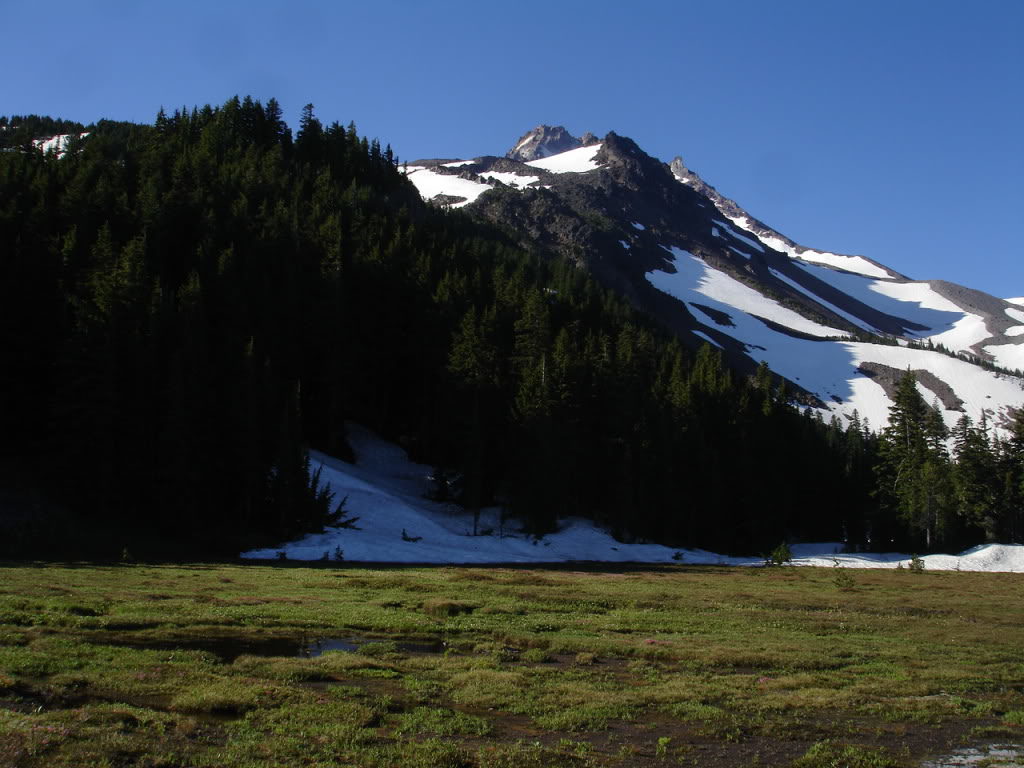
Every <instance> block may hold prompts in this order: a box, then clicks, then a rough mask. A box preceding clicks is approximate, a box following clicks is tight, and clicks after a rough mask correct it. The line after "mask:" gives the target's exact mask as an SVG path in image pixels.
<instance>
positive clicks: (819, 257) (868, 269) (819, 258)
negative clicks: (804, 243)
mask: <svg viewBox="0 0 1024 768" xmlns="http://www.w3.org/2000/svg"><path fill="white" fill-rule="evenodd" d="M723 215H724V214H723ZM726 218H727V219H729V221H731V222H732V223H733V224H735V225H736V226H737V227H739V228H740V229H745V230H746V231H748V232H751V224H750V220H749V219H748V218H747V217H746V216H726ZM752 234H753V233H752ZM757 237H759V238H760V240H761V242H762V243H764V244H765V245H767V246H768V247H769V248H773V249H775V250H776V251H779V252H781V253H785V254H788V255H789V256H791V257H792V258H794V259H802V260H804V261H812V262H817V263H818V264H827V265H828V266H830V267H837V268H839V269H844V270H846V271H847V272H856V273H857V274H859V275H866V276H867V277H889V273H888V272H886V271H885V270H884V269H882V268H881V267H879V266H878V265H876V264H872V263H871V262H870V261H868V260H867V259H865V258H864V257H863V256H844V255H842V254H838V253H828V252H827V251H814V250H811V249H810V248H808V249H807V250H805V251H797V249H796V248H794V247H793V246H792V245H790V244H789V243H786V242H785V241H783V240H781V239H779V238H777V237H771V236H769V235H757Z"/></svg>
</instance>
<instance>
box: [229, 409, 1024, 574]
mask: <svg viewBox="0 0 1024 768" xmlns="http://www.w3.org/2000/svg"><path fill="white" fill-rule="evenodd" d="M349 441H350V443H351V444H352V448H353V449H354V450H355V453H356V456H357V457H358V461H357V463H355V464H349V463H347V462H344V461H340V460H339V459H335V458H332V457H330V456H327V455H325V454H322V453H316V452H313V453H311V454H310V458H311V463H312V466H313V469H314V470H315V469H317V468H318V467H319V468H321V475H320V480H321V483H322V484H324V485H326V486H328V487H329V488H330V490H331V491H333V492H334V494H335V498H337V499H342V498H345V497H347V498H348V501H347V502H346V505H345V508H346V510H347V511H348V513H349V517H350V518H355V517H358V518H359V520H358V521H356V523H355V526H356V527H354V528H327V529H326V530H325V532H324V533H320V534H310V535H308V536H305V537H304V538H302V539H299V540H298V541H292V542H287V543H284V544H281V545H280V546H277V547H270V548H267V549H256V550H252V551H249V552H244V553H242V557H246V558H253V559H276V558H277V557H278V553H279V552H284V553H285V555H286V556H287V557H288V559H291V560H320V559H323V557H324V555H325V554H326V555H327V557H328V558H331V557H332V556H333V554H334V552H335V548H338V549H340V550H341V551H342V553H343V555H344V558H345V560H346V561H350V562H378V563H452V564H455V563H463V564H472V563H550V562H571V561H597V562H635V563H683V564H693V565H701V564H704V565H742V566H755V565H760V564H762V562H763V561H762V560H761V559H759V558H750V557H726V556H724V555H717V554H715V553H714V552H708V551H706V550H702V549H675V548H670V547H665V546H662V545H660V544H646V543H634V544H625V543H623V542H620V541H616V540H615V539H614V538H613V537H612V536H611V535H609V534H608V532H607V531H604V530H602V529H600V528H599V527H597V526H596V525H594V524H593V523H592V522H590V521H587V520H582V519H576V518H574V519H569V520H564V521H562V523H563V524H562V528H561V529H560V530H559V531H558V532H556V533H553V534H549V535H548V536H544V537H543V538H541V539H534V538H532V537H529V536H527V535H525V534H523V533H522V532H521V531H519V530H518V529H517V528H515V527H514V526H512V525H510V524H506V528H505V531H504V535H498V531H499V530H500V528H499V526H500V519H499V518H500V515H499V512H498V510H497V509H486V510H483V512H482V515H481V526H482V527H484V528H493V532H492V533H491V534H490V535H483V536H472V535H470V534H471V533H472V525H473V517H472V515H471V514H469V513H466V512H465V511H463V510H461V509H460V508H458V507H454V506H452V505H446V504H439V503H436V502H431V501H428V500H427V499H426V498H424V494H425V493H426V492H427V490H428V489H429V487H430V480H429V476H430V472H431V470H430V467H427V466H425V465H422V464H414V463H413V462H411V461H409V458H408V456H407V455H406V454H405V451H403V450H402V449H401V448H399V447H398V446H396V445H394V444H392V443H388V442H386V441H384V440H381V439H380V438H378V437H377V436H376V435H374V434H373V433H372V432H370V431H369V430H366V429H363V428H361V427H358V426H356V425H350V426H349ZM403 534H404V535H403ZM413 539H415V540H413ZM842 547H843V545H842V543H837V542H826V543H823V544H797V545H794V546H793V547H792V551H793V555H794V558H793V564H794V565H807V566H822V567H833V566H834V565H836V564H837V563H838V565H839V566H840V567H846V568H895V567H896V566H897V565H900V564H902V565H903V566H904V567H906V566H907V565H908V564H909V562H910V558H909V557H908V556H907V555H903V554H895V553H886V554H840V553H841V551H842ZM923 559H924V562H925V568H926V569H929V570H952V569H956V568H959V569H960V570H963V571H1010V572H1024V546H1019V545H1017V546H1012V545H999V544H989V545H985V546H982V547H975V548H974V549H969V550H967V551H966V552H963V553H961V554H960V555H928V556H925V557H924V558H923Z"/></svg>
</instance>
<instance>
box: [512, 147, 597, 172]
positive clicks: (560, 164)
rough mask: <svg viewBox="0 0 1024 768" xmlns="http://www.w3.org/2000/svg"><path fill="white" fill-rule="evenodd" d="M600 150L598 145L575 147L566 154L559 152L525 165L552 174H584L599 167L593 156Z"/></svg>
mask: <svg viewBox="0 0 1024 768" xmlns="http://www.w3.org/2000/svg"><path fill="white" fill-rule="evenodd" d="M600 149H601V145H600V144H594V145H592V146H589V147H577V148H576V149H570V150H568V151H567V152H559V153H558V154H557V155H551V156H550V157H545V158H542V159H540V160H531V161H530V162H528V163H526V164H527V165H529V166H532V167H533V168H540V169H541V170H544V171H551V172H552V173H586V172H587V171H596V170H597V169H598V168H600V167H601V165H600V163H598V162H596V161H595V160H594V156H595V155H596V154H597V152H598V150H600Z"/></svg>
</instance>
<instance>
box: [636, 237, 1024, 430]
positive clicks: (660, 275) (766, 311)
mask: <svg viewBox="0 0 1024 768" xmlns="http://www.w3.org/2000/svg"><path fill="white" fill-rule="evenodd" d="M672 252H673V254H674V255H675V256H676V261H675V263H674V266H675V267H676V269H677V270H678V271H677V272H676V273H675V274H669V273H667V272H659V271H654V272H648V273H647V279H648V281H649V282H650V283H651V284H652V285H653V286H654V287H655V288H657V289H658V290H660V291H663V292H665V293H667V294H669V295H671V296H675V297H676V298H677V299H679V300H680V301H684V302H686V303H687V304H688V305H689V308H690V309H691V310H695V311H696V312H697V313H700V315H701V316H702V317H708V321H707V322H708V324H709V325H710V324H713V323H714V320H713V318H711V317H709V316H707V315H706V313H703V312H701V310H700V308H699V307H697V306H694V303H697V304H703V305H705V306H707V307H709V308H710V309H712V310H717V311H719V312H723V313H725V314H727V315H728V316H729V317H730V320H731V321H732V323H733V326H732V327H728V328H726V329H725V331H726V332H727V333H728V334H729V335H730V336H732V337H733V338H735V339H736V340H737V341H740V342H741V343H743V344H744V345H746V347H747V354H748V355H749V356H750V357H751V358H752V359H753V360H754V361H755V362H760V361H762V360H763V361H765V362H767V363H768V365H769V367H770V368H771V369H772V370H773V371H775V372H776V373H778V374H780V375H782V376H785V377H786V378H788V379H790V380H791V381H793V382H795V383H797V384H799V385H800V386H801V387H803V388H804V389H806V390H807V391H808V392H811V393H813V394H815V395H816V396H817V397H818V399H819V400H821V402H822V403H823V404H824V407H825V408H827V409H828V411H830V412H831V413H835V414H838V415H840V416H843V417H846V418H850V417H852V415H853V411H854V410H855V409H856V410H857V412H858V414H859V415H860V417H861V419H865V418H866V419H867V420H868V421H869V423H870V424H871V426H872V427H873V428H874V429H881V428H882V427H883V426H884V425H885V424H886V423H887V422H888V418H889V408H890V407H891V405H892V402H891V401H890V400H889V398H888V396H887V395H886V394H885V390H884V389H883V388H882V386H881V385H880V384H879V383H878V382H877V381H875V380H874V379H873V378H872V377H870V376H868V375H866V374H865V373H864V372H862V371H861V370H859V366H860V365H861V364H862V363H879V364H882V365H885V366H888V367H890V368H895V369H896V370H900V371H902V370H906V369H907V368H910V369H911V370H926V371H929V372H931V373H932V374H934V375H935V376H936V377H938V378H939V379H940V380H942V381H944V382H946V383H948V384H950V385H951V386H952V387H953V388H954V391H955V394H956V396H957V397H958V398H960V400H962V401H963V404H964V405H963V407H964V409H965V410H966V412H967V413H968V414H969V415H970V416H971V418H972V419H974V420H975V421H977V420H978V418H979V417H980V414H981V411H982V409H985V410H987V411H989V412H990V413H991V412H992V411H994V410H995V409H998V408H1000V407H1001V405H1003V404H1007V405H1011V406H1013V407H1022V406H1024V388H1022V382H1021V380H1019V379H1016V378H1011V377H1007V376H1002V375H999V374H996V373H994V372H991V371H986V370H985V369H983V368H980V367H978V366H976V365H972V364H971V363H968V362H966V361H964V360H960V359H958V358H955V357H950V356H948V355H944V354H942V353H940V352H932V351H928V350H922V349H911V348H908V347H901V346H889V345H885V344H869V343H866V342H853V341H824V340H822V341H812V340H808V339H800V338H794V337H792V336H788V335H786V334H784V333H780V332H778V331H775V330H773V329H772V328H771V327H769V326H768V325H766V324H765V323H763V322H761V321H760V320H758V319H756V316H757V315H759V316H761V317H767V319H771V320H773V321H774V322H777V323H779V324H781V325H784V326H787V327H790V328H794V329H796V330H802V331H804V332H805V333H810V334H811V335H815V336H825V335H840V334H842V333H843V332H842V331H838V330H836V329H828V328H825V327H824V326H818V325H817V324H814V323H812V322H811V321H809V320H806V319H804V318H801V320H802V322H803V323H806V324H807V325H804V326H800V327H798V326H797V324H796V323H795V321H794V322H789V320H791V317H784V316H782V315H780V314H774V315H773V310H771V307H772V305H774V307H777V308H778V309H779V310H782V312H784V313H789V314H790V315H791V316H797V317H799V315H796V313H794V312H791V311H790V310H787V309H785V308H784V307H781V306H779V305H778V304H776V303H775V302H773V301H771V300H770V299H766V298H765V297H764V296H762V295H761V294H759V293H757V292H756V291H754V290H753V289H750V288H748V287H747V286H745V285H743V284H742V283H739V282H738V281H736V280H735V279H733V278H731V277H729V276H728V275H726V274H725V273H722V272H720V271H718V270H715V269H712V268H711V267H710V266H708V265H707V264H705V263H704V262H703V261H701V260H700V259H698V258H696V257H695V256H693V255H692V254H689V253H687V252H686V251H681V250H679V249H672ZM816 269H822V270H824V268H816ZM824 271H831V270H824ZM834 274H838V273H834ZM843 277H845V278H851V279H857V280H861V281H862V282H865V283H871V282H873V281H871V280H867V279H865V278H863V277H857V276H855V275H843ZM876 295H879V294H876ZM881 298H883V299H886V297H881ZM888 300H891V299H888ZM737 310H739V311H737ZM961 316H962V313H961ZM1012 367H1014V368H1017V367H1021V366H1012ZM943 416H944V418H945V420H946V423H947V424H948V425H949V426H953V425H955V424H956V421H957V420H958V419H959V417H960V413H959V412H957V411H944V412H943ZM998 431H1001V430H998Z"/></svg>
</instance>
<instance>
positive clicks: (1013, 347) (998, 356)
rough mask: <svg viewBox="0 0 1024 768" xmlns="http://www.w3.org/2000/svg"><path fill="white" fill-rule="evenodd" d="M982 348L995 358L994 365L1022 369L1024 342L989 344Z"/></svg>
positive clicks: (1023, 368) (1012, 369) (1023, 366)
mask: <svg viewBox="0 0 1024 768" xmlns="http://www.w3.org/2000/svg"><path fill="white" fill-rule="evenodd" d="M1017 327H1018V328H1020V327H1021V326H1017ZM1011 330H1012V329H1011ZM1007 335H1009V334H1007ZM982 349H984V350H985V351H986V352H988V353H989V354H990V355H992V357H994V358H995V361H996V365H999V366H1002V367H1003V368H1009V369H1010V370H1011V371H1024V344H989V345H987V346H985V347H982Z"/></svg>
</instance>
